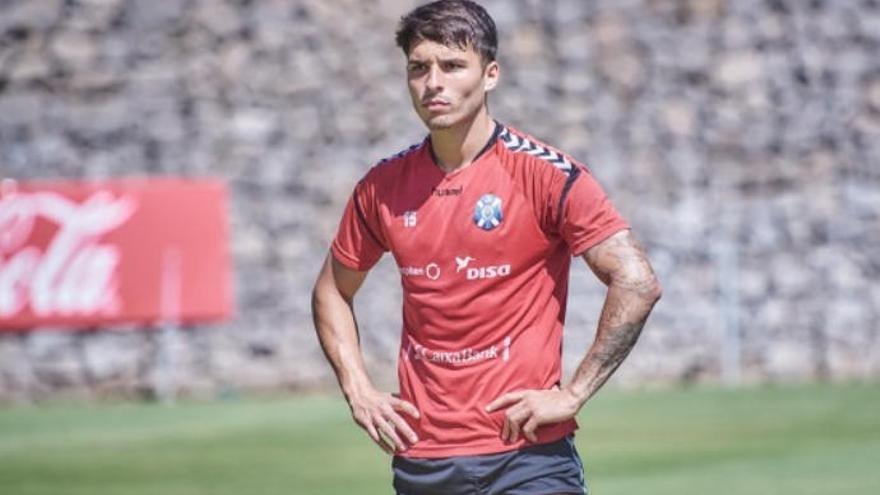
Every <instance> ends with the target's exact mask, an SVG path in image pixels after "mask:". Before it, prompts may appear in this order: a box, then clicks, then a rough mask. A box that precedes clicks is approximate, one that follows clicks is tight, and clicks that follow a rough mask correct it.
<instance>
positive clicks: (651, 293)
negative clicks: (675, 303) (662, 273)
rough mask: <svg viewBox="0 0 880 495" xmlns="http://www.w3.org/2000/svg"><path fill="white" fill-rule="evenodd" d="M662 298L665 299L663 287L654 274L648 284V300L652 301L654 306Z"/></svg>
mask: <svg viewBox="0 0 880 495" xmlns="http://www.w3.org/2000/svg"><path fill="white" fill-rule="evenodd" d="M661 297H663V287H662V286H661V285H660V280H658V279H657V277H656V276H655V275H653V274H652V275H651V280H650V282H648V290H647V298H648V299H649V300H650V301H651V305H652V306H653V305H654V304H656V303H657V301H659V300H660V298H661Z"/></svg>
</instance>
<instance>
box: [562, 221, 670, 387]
mask: <svg viewBox="0 0 880 495" xmlns="http://www.w3.org/2000/svg"><path fill="white" fill-rule="evenodd" d="M584 259H585V260H586V261H587V263H588V264H589V266H590V268H591V269H592V270H593V272H594V273H595V274H596V276H597V277H599V279H600V280H602V281H603V282H605V283H606V284H607V285H608V294H607V295H606V298H605V305H604V306H603V307H602V313H601V316H600V317H599V326H598V329H597V330H596V339H595V341H594V342H593V345H592V347H590V350H589V351H588V352H587V355H586V357H584V359H583V361H581V363H580V365H579V366H578V369H577V371H576V372H575V376H574V377H573V379H572V381H571V384H570V385H569V388H571V389H572V390H573V391H574V392H575V394H576V395H577V396H578V397H579V399H580V400H581V403H583V402H586V400H588V399H589V398H590V397H591V396H593V394H595V393H596V391H598V390H599V388H601V387H602V385H603V384H604V383H605V382H606V381H607V380H608V378H609V377H610V376H611V375H612V374H613V373H614V371H615V370H616V369H617V368H618V367H619V366H620V364H621V363H622V362H623V360H624V359H625V358H626V356H627V355H628V354H629V352H630V350H632V348H633V346H634V345H635V343H636V340H638V338H639V335H640V334H641V331H642V328H643V327H644V325H645V321H646V320H647V318H648V314H650V312H651V309H652V308H653V307H654V304H655V303H656V302H657V300H658V299H659V298H660V285H659V283H658V281H657V277H656V276H655V275H654V270H653V269H652V268H651V264H650V262H649V261H648V258H647V255H646V254H645V250H644V248H643V247H642V246H641V244H640V243H639V242H638V240H637V239H636V238H635V236H634V235H633V234H632V232H631V231H629V230H625V231H622V232H619V233H617V234H615V235H613V236H611V237H610V238H608V239H606V240H605V241H603V242H601V243H600V244H598V245H597V246H595V247H593V248H592V249H590V250H589V251H587V253H586V254H584Z"/></svg>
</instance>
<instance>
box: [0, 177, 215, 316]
mask: <svg viewBox="0 0 880 495" xmlns="http://www.w3.org/2000/svg"><path fill="white" fill-rule="evenodd" d="M226 198H227V195H226V188H225V186H224V184H223V183H222V182H220V181H217V180H210V179H198V180H189V179H131V180H112V181H105V182H71V181H63V182H62V181H59V182H28V183H24V182H14V181H11V180H9V179H6V180H4V181H2V183H0V330H26V329H30V328H34V327H38V326H52V327H66V328H84V327H85V328H88V327H94V326H100V325H109V324H116V323H123V322H125V323H128V322H131V323H140V324H153V323H157V322H160V321H173V322H182V323H197V322H205V321H211V320H218V319H224V318H228V317H229V316H231V314H232V288H231V281H230V261H229V249H228V236H227V213H226Z"/></svg>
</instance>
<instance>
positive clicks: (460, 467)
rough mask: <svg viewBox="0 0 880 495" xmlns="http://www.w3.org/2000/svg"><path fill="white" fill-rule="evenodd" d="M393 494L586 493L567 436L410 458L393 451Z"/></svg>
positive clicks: (517, 494)
mask: <svg viewBox="0 0 880 495" xmlns="http://www.w3.org/2000/svg"><path fill="white" fill-rule="evenodd" d="M391 467H392V469H393V471H394V489H395V490H397V495H549V494H558V493H559V494H562V493H564V494H579V495H583V494H585V493H586V490H585V485H584V466H583V464H582V463H581V458H580V456H578V453H577V450H575V448H574V440H573V437H572V435H569V436H567V437H565V438H563V439H561V440H558V441H556V442H552V443H547V444H543V445H535V446H532V447H526V448H524V449H520V450H514V451H511V452H502V453H500V454H489V455H472V456H460V457H447V458H443V459H411V458H406V457H400V456H395V457H394V461H393V462H392V464H391Z"/></svg>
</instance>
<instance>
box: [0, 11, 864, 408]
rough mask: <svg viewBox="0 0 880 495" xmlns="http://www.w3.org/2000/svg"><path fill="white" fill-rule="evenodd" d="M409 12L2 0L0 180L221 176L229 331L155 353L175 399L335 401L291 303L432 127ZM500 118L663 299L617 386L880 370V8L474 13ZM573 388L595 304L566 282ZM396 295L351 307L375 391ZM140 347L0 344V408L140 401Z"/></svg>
mask: <svg viewBox="0 0 880 495" xmlns="http://www.w3.org/2000/svg"><path fill="white" fill-rule="evenodd" d="M416 4H417V3H416V2H411V1H402V0H400V1H392V0H381V1H380V0H376V1H345V0H335V1H307V0H300V1H292V0H291V1H280V0H263V1H246V0H241V1H221V0H204V1H183V0H180V1H178V0H168V1H162V2H152V1H146V0H83V1H61V0H32V1H16V0H4V1H3V2H0V172H2V176H3V177H7V178H14V179H18V180H21V181H25V180H28V179H37V178H66V179H106V178H118V177H131V176H145V175H148V176H156V175H159V176H184V177H202V176H210V177H218V178H221V179H223V180H225V181H226V182H227V184H228V187H229V190H230V194H231V199H230V206H229V215H230V219H229V223H230V225H229V228H230V234H229V237H230V243H231V251H232V255H233V266H234V288H235V301H236V308H237V315H236V317H235V318H234V319H232V320H230V321H228V322H227V323H224V324H219V325H208V326H198V327H193V328H187V329H186V331H184V332H182V333H180V334H179V335H178V337H177V338H176V339H175V340H174V342H173V345H172V346H170V347H169V349H170V351H169V352H171V353H172V358H173V362H174V363H175V367H176V368H175V376H176V380H177V385H178V386H179V390H180V392H181V393H182V394H190V395H198V396H213V395H215V394H218V393H228V392H230V391H233V392H234V391H238V390H257V389H264V390H278V389H282V390H300V389H312V388H322V387H327V386H335V385H334V384H335V380H334V379H333V376H332V374H331V371H330V368H329V366H328V365H326V363H325V361H324V358H323V355H322V353H321V351H320V348H319V346H318V344H317V339H316V338H315V336H314V332H313V329H312V324H311V320H310V309H309V297H310V289H311V286H312V283H313V281H314V278H315V275H316V273H317V270H318V267H319V264H320V263H321V262H322V260H323V258H324V256H325V253H326V251H327V248H328V245H329V241H330V240H331V239H332V236H333V234H334V232H335V228H336V226H337V222H338V219H339V216H340V214H341V210H342V207H343V206H344V203H345V201H346V200H347V197H348V195H349V194H350V191H351V189H352V187H353V185H354V184H355V182H356V181H357V180H358V179H359V178H360V177H361V176H362V175H363V174H364V173H365V172H366V171H367V170H368V169H369V167H370V166H372V165H373V164H374V163H375V162H377V161H378V160H379V159H381V158H383V157H385V156H388V155H390V154H392V153H394V152H396V151H397V150H400V149H403V148H405V147H407V146H409V145H410V144H411V143H414V142H417V141H419V140H421V139H422V138H423V136H424V135H425V129H424V127H423V126H422V124H421V122H420V121H419V120H418V118H417V116H416V115H415V113H414V112H413V111H412V109H411V107H410V104H409V101H408V96H407V93H406V88H405V81H404V75H403V68H404V64H403V60H404V59H403V56H402V53H401V52H400V51H399V50H398V49H397V48H396V47H395V46H394V43H393V32H394V29H395V25H396V22H397V20H398V18H399V16H400V15H402V14H403V13H405V12H406V11H408V10H409V9H410V8H412V7H413V6H415V5H416ZM484 4H485V6H486V7H487V9H488V10H489V11H490V12H491V14H492V15H493V16H494V17H495V20H496V22H497V24H498V28H499V31H500V36H501V38H500V61H501V64H502V68H503V81H502V84H501V87H500V88H499V90H498V91H497V92H496V93H495V94H494V95H492V96H491V110H492V112H493V113H494V115H495V116H496V118H498V119H500V120H501V121H502V122H505V123H508V124H510V125H513V126H515V127H517V128H520V129H522V130H525V131H526V132H529V133H531V134H533V135H535V136H537V137H539V138H541V139H543V140H545V141H547V142H550V143H552V144H554V145H556V146H558V147H560V148H562V149H564V150H566V151H568V152H569V153H571V154H572V155H573V156H575V157H577V158H578V159H580V160H582V161H584V162H586V163H587V164H588V165H589V166H590V167H591V169H592V171H593V173H594V174H595V175H596V176H597V177H598V178H599V180H600V181H601V183H602V184H603V185H604V187H605V188H606V189H607V191H608V193H609V194H610V196H611V198H612V200H613V201H614V202H615V204H616V205H617V207H618V208H619V209H620V210H621V211H622V213H623V214H624V215H625V216H626V217H627V218H628V219H629V220H630V221H631V223H632V224H633V226H634V228H635V230H636V232H637V233H638V234H639V235H640V236H641V238H642V239H643V240H644V243H645V244H646V246H647V249H648V251H649V254H650V257H651V259H652V261H653V262H654V265H655V267H656V269H657V271H658V272H659V275H660V278H661V281H662V283H663V286H664V289H665V293H664V298H663V300H662V301H661V302H660V304H659V305H658V306H657V308H656V310H655V311H654V313H653V315H652V316H651V319H650V320H649V323H648V325H647V328H646V330H645V332H644V335H643V337H642V339H641V341H640V342H639V344H638V346H637V348H636V349H635V351H634V353H633V354H632V357H631V358H630V359H629V360H628V361H627V362H626V363H625V364H624V365H623V367H622V368H621V370H620V371H619V373H618V375H617V376H616V377H615V381H616V382H618V383H620V384H630V385H641V384H646V383H680V382H694V381H697V382H719V381H726V382H733V383H736V382H747V383H754V382H778V381H809V380H852V379H857V380H859V379H866V378H876V377H878V376H880V338H878V336H880V332H878V321H880V320H878V317H880V284H878V283H877V280H878V279H880V261H878V259H880V258H878V257H877V255H878V253H880V187H878V186H880V139H878V137H880V58H878V56H877V53H878V49H880V6H878V5H877V2H871V1H864V0H835V1H833V2H831V1H819V0H814V1H806V0H760V1H759V0H738V1H735V2H733V1H723V0H623V1H615V2H587V1H575V0H571V1H562V0H547V1H526V0H518V1H487V2H484ZM572 281H573V282H572V290H571V294H570V301H571V304H570V310H569V315H568V322H567V331H566V340H565V363H566V369H567V370H569V371H570V370H572V369H573V367H574V366H575V365H576V363H577V361H578V360H579V359H580V357H581V356H582V355H583V353H584V352H585V350H586V348H587V347H588V345H589V343H590V342H591V341H592V338H593V333H594V328H595V325H596V321H597V317H598V313H599V309H600V307H601V303H602V299H603V295H604V288H603V287H602V286H601V285H600V284H599V283H598V282H596V281H595V280H594V277H593V276H592V275H591V274H590V273H589V271H588V270H587V269H586V267H585V266H582V264H581V263H580V262H575V263H574V267H573V272H572ZM399 304H400V289H399V281H398V276H397V274H396V270H394V266H393V260H391V259H390V256H386V257H385V259H384V260H383V262H382V263H381V264H380V266H379V267H378V268H376V269H375V270H374V272H373V273H371V275H370V277H369V279H368V283H367V286H366V287H365V289H364V290H363V291H362V294H361V295H360V296H359V298H358V312H359V316H360V319H361V325H362V328H363V332H362V333H363V335H362V339H363V346H364V348H365V353H366V354H367V357H368V361H369V363H370V366H371V371H372V372H373V373H374V375H375V377H376V380H377V381H380V382H382V383H384V384H385V385H393V383H394V379H395V363H396V357H397V349H398V342H399V327H400V307H399ZM158 335H159V334H158V333H157V332H149V331H148V332H140V331H133V330H132V329H131V328H123V329H117V328H110V329H108V330H107V331H87V332H67V331H56V329H36V330H35V331H31V332H15V333H3V334H0V400H3V401H6V402H9V401H11V402H29V401H33V400H39V399H41V398H47V397H55V396H59V395H63V396H76V397H84V398H93V397H100V396H105V395H111V396H124V397H139V396H147V397H149V396H151V395H152V394H153V391H152V389H153V383H154V381H155V380H154V378H155V376H154V375H155V373H156V369H157V366H158V364H159V361H160V359H159V354H160V353H159V352H158V351H157V349H158V347H159V346H158V344H157V339H158Z"/></svg>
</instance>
